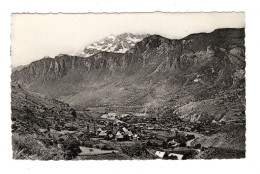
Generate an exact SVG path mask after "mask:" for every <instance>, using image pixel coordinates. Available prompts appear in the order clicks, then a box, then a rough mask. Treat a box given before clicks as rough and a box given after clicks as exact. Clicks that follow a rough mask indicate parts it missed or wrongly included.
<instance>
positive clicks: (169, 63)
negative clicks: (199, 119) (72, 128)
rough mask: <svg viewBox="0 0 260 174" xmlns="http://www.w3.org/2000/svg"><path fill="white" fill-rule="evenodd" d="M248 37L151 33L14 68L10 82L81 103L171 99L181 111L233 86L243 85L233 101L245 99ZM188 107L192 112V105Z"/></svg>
mask: <svg viewBox="0 0 260 174" xmlns="http://www.w3.org/2000/svg"><path fill="white" fill-rule="evenodd" d="M244 37H245V33H244V29H218V30H215V31H213V32H212V33H199V34H192V35H189V36H187V37H185V38H183V39H179V40H171V39H167V38H164V37H162V36H159V35H151V36H148V37H145V38H144V39H143V40H141V41H140V42H137V43H136V44H135V46H133V47H131V48H129V50H128V51H126V52H125V53H124V54H123V53H112V52H98V53H97V54H94V55H92V56H90V57H88V58H84V57H78V56H69V55H59V56H56V57H55V58H54V59H52V58H44V59H41V60H39V61H36V62H33V63H31V64H30V65H29V66H27V67H25V68H23V69H22V70H20V71H15V72H13V74H12V81H13V82H18V83H20V84H22V85H24V86H26V87H27V88H28V89H30V90H32V91H35V92H39V93H43V94H45V95H47V96H51V97H54V98H57V99H61V100H64V101H66V102H68V103H69V104H71V105H76V106H83V107H85V106H91V105H92V106H93V105H146V104H147V103H149V106H151V107H160V106H161V105H165V104H168V105H171V106H178V105H181V106H183V107H182V108H180V110H179V111H178V109H177V108H176V113H178V114H181V113H182V112H184V111H185V105H186V104H189V103H190V102H200V101H203V100H210V99H215V98H216V96H218V97H219V99H220V98H221V96H222V99H223V97H224V96H225V95H229V94H230V91H231V90H233V92H234V91H236V90H240V92H239V94H238V95H237V96H238V97H237V98H236V99H235V100H234V102H238V101H237V100H240V103H243V102H244V86H245V47H244ZM226 91H228V92H227V93H228V94H227V93H226ZM241 91H242V92H241ZM234 93H236V92H234ZM232 95H233V94H232ZM224 98H225V97H224ZM238 98H240V99H238ZM222 99H221V100H222ZM216 101H219V100H216ZM214 102H215V101H214ZM238 105H239V104H238ZM242 105H243V104H241V106H242ZM196 106H197V105H196V104H195V105H194V107H196ZM209 107H215V104H214V103H213V104H212V103H210V106H209ZM234 107H235V106H234ZM216 108H226V105H223V104H221V106H217V107H216ZM195 110H196V109H195ZM189 112H190V114H193V111H192V110H191V109H190V105H189Z"/></svg>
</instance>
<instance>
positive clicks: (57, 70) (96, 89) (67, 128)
mask: <svg viewBox="0 0 260 174" xmlns="http://www.w3.org/2000/svg"><path fill="white" fill-rule="evenodd" d="M245 28H246V27H245V13H244V12H219V13H216V12H207V13H206V12H204V13H184V12H182V13H177V12H176V13H162V12H151V13H117V14H116V13H96V14H95V13H84V14H77V13H76V14H70V13H67V14H66V13H64V14H50V13H49V14H48V13H46V14H34V13H27V14H26V13H13V14H12V16H11V38H10V39H11V66H12V72H11V80H10V82H11V85H10V86H11V95H10V97H11V104H10V105H11V115H10V116H9V117H10V119H11V121H12V122H11V125H10V126H11V128H12V129H11V131H12V135H11V136H12V138H11V140H12V152H13V154H12V158H13V159H14V160H41V161H42V160H43V161H46V160H74V161H75V160H158V159H161V160H198V159H205V160H209V159H244V158H246V120H247V119H246V118H247V117H246V112H245V111H246V98H245V90H246V77H245V74H246V71H245V67H246V56H245V52H246V50H245V48H246V47H245Z"/></svg>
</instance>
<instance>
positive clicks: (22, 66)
mask: <svg viewBox="0 0 260 174" xmlns="http://www.w3.org/2000/svg"><path fill="white" fill-rule="evenodd" d="M26 66H28V65H20V66H11V69H12V72H14V71H20V70H21V69H23V68H24V67H26Z"/></svg>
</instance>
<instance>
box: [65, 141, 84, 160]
mask: <svg viewBox="0 0 260 174" xmlns="http://www.w3.org/2000/svg"><path fill="white" fill-rule="evenodd" d="M79 146H80V143H79V142H78V141H77V140H76V139H75V138H74V137H68V138H67V139H66V140H65V141H64V143H63V151H64V158H65V159H67V160H71V159H73V158H75V157H76V156H77V155H78V154H79V153H80V152H81V150H80V148H79Z"/></svg>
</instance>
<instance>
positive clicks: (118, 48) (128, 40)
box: [74, 33, 148, 57]
mask: <svg viewBox="0 0 260 174" xmlns="http://www.w3.org/2000/svg"><path fill="white" fill-rule="evenodd" d="M147 36H148V35H147V34H143V35H138V34H131V33H123V34H121V35H118V36H114V35H110V36H108V37H106V38H105V39H104V40H101V41H99V42H95V43H93V44H91V45H88V46H87V47H86V48H85V49H84V51H83V52H82V53H76V54H74V55H75V56H80V57H89V56H92V55H94V54H96V53H99V52H114V53H125V52H126V51H128V50H129V49H130V48H132V47H134V46H135V44H136V43H137V42H139V41H141V40H143V39H144V38H145V37H147Z"/></svg>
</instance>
